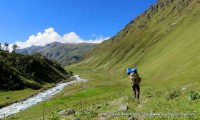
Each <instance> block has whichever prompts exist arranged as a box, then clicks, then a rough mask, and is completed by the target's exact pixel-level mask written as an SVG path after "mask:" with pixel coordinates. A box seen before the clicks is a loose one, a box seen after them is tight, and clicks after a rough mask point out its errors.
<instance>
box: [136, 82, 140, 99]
mask: <svg viewBox="0 0 200 120" xmlns="http://www.w3.org/2000/svg"><path fill="white" fill-rule="evenodd" d="M136 91H137V93H136V98H137V99H139V98H140V86H139V85H136Z"/></svg>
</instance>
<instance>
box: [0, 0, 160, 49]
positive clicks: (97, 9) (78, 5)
mask: <svg viewBox="0 0 200 120" xmlns="http://www.w3.org/2000/svg"><path fill="white" fill-rule="evenodd" d="M156 1H157V0H0V43H5V42H6V43H9V44H10V45H12V44H17V45H18V46H19V47H20V48H26V47H30V46H32V45H35V46H44V45H46V44H49V43H51V42H61V43H81V42H90V43H100V42H102V41H104V40H107V39H109V38H110V37H112V36H114V35H116V34H117V33H118V32H119V31H120V30H121V29H123V28H124V27H125V26H126V25H127V24H128V23H129V22H130V21H131V20H133V19H134V18H136V17H137V16H139V15H140V14H142V13H143V12H144V11H145V10H147V9H148V8H149V7H150V6H151V5H153V4H154V3H156Z"/></svg>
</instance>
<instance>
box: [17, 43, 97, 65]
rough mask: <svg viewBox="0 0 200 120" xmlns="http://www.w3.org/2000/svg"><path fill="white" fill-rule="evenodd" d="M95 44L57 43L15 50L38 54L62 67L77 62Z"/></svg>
mask: <svg viewBox="0 0 200 120" xmlns="http://www.w3.org/2000/svg"><path fill="white" fill-rule="evenodd" d="M97 45H98V44H96V43H79V44H73V43H59V42H53V43H50V44H47V45H45V46H43V47H42V46H31V47H29V48H25V49H19V50H17V52H18V53H23V54H33V53H34V52H39V53H41V54H42V55H44V56H46V57H47V58H49V59H52V60H55V61H57V62H58V63H60V64H61V65H62V66H65V65H70V64H72V63H75V62H77V61H79V60H80V59H81V58H82V57H83V56H84V55H85V54H86V53H88V52H89V51H91V50H92V49H94V48H95V47H96V46H97Z"/></svg>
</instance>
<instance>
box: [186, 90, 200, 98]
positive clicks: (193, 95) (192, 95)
mask: <svg viewBox="0 0 200 120" xmlns="http://www.w3.org/2000/svg"><path fill="white" fill-rule="evenodd" d="M187 99H188V100H198V99H200V94H199V93H197V92H194V91H193V90H192V91H191V92H190V93H189V94H188V98H187Z"/></svg>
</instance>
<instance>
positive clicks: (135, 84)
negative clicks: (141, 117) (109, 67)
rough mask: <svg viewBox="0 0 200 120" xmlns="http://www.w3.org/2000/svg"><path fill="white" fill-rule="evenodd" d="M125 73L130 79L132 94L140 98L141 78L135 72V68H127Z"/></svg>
mask: <svg viewBox="0 0 200 120" xmlns="http://www.w3.org/2000/svg"><path fill="white" fill-rule="evenodd" d="M127 74H128V75H129V78H130V80H131V85H132V88H133V95H134V97H135V98H136V99H139V98H140V82H141V78H140V76H139V74H138V72H137V69H136V68H127Z"/></svg>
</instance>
